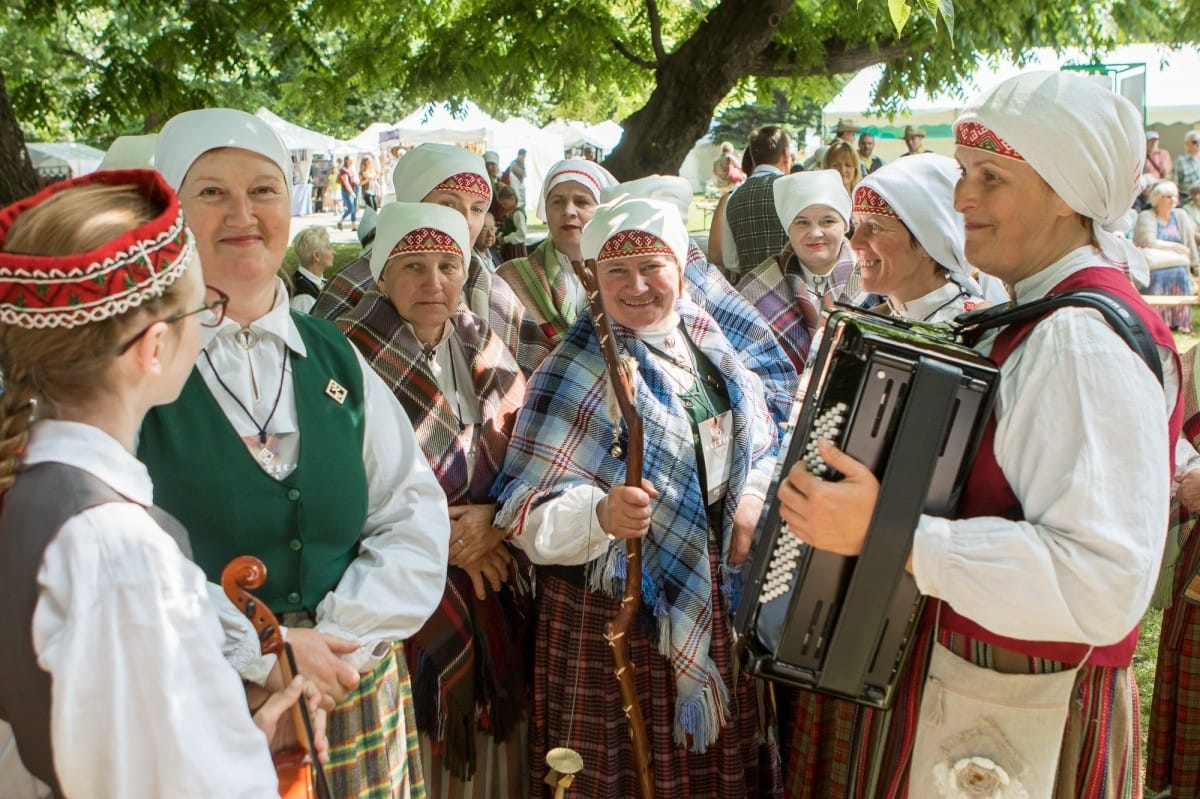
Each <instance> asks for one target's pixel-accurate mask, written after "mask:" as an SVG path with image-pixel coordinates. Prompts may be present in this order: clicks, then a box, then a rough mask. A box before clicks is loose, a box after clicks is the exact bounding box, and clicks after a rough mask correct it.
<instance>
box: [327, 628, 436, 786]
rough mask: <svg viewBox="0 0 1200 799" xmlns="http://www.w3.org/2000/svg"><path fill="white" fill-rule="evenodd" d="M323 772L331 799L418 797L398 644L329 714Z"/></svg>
mask: <svg viewBox="0 0 1200 799" xmlns="http://www.w3.org/2000/svg"><path fill="white" fill-rule="evenodd" d="M327 733H328V736H329V763H327V764H326V766H325V773H326V775H327V776H328V777H329V786H330V789H331V790H332V791H333V795H334V796H335V797H337V799H424V797H425V782H424V779H423V778H422V772H421V758H420V752H419V749H418V743H417V721H416V717H415V716H414V714H413V704H412V684H411V683H410V682H409V679H408V667H407V666H406V665H405V663H404V656H403V654H402V653H401V651H400V648H399V645H397V647H396V648H395V649H394V650H393V651H392V652H390V653H389V654H388V656H387V657H385V658H384V659H383V661H382V662H381V663H380V664H379V665H378V666H377V667H376V668H375V670H374V671H373V672H371V673H370V674H364V675H362V679H361V680H360V681H359V683H358V688H357V689H355V691H354V693H352V694H350V696H349V697H348V698H347V699H346V701H344V702H342V703H341V704H340V705H338V706H337V707H336V708H334V710H333V712H332V713H330V714H329V719H328V722H327Z"/></svg>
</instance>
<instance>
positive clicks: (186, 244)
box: [0, 169, 195, 328]
mask: <svg viewBox="0 0 1200 799" xmlns="http://www.w3.org/2000/svg"><path fill="white" fill-rule="evenodd" d="M92 184H100V185H108V186H133V187H136V188H137V189H138V191H140V192H141V193H142V194H143V195H144V196H145V197H146V198H147V199H149V200H151V201H152V202H155V203H158V204H161V205H162V206H163V211H162V213H160V214H159V215H158V216H157V217H155V218H154V219H151V220H150V221H148V222H145V223H143V224H141V225H139V226H138V227H136V228H134V229H132V230H129V231H127V232H125V233H122V234H121V235H120V236H118V237H116V238H115V239H112V240H111V241H108V242H106V243H105V244H103V245H101V246H100V247H97V248H95V249H93V250H91V251H89V252H82V253H72V254H70V255H32V254H26V253H17V252H3V251H0V322H3V323H4V324H9V325H17V326H19V327H25V328H46V327H77V326H79V325H84V324H88V323H90V322H99V321H101V320H103V319H108V318H110V317H113V316H117V315H119V314H123V313H125V312H126V311H128V310H130V309H131V308H136V307H137V306H139V305H141V304H142V303H143V302H145V301H147V300H151V299H154V298H155V297H159V296H162V293H163V292H164V291H165V290H166V288H167V287H168V286H170V285H171V284H172V283H174V282H175V280H176V279H177V278H178V277H179V276H180V275H181V274H183V272H184V270H185V269H187V265H188V262H189V261H190V260H191V256H192V254H193V253H194V252H195V242H194V240H193V238H192V234H191V231H189V230H188V229H187V228H186V227H185V226H184V224H183V213H182V212H181V211H180V208H179V198H178V197H177V196H176V195H175V192H174V191H172V190H171V188H170V186H168V185H167V183H166V181H165V180H164V179H163V177H162V176H161V175H159V174H158V173H157V172H154V171H152V170H148V169H130V170H114V171H105V172H93V173H92V174H90V175H85V176H83V177H80V178H76V179H74V180H70V181H64V182H61V183H55V184H53V185H51V186H48V187H47V188H46V189H44V190H42V191H41V192H39V193H37V194H35V195H33V196H32V197H28V198H26V199H24V200H20V201H18V202H16V203H13V204H12V205H10V206H8V207H7V208H5V209H3V210H0V248H2V247H3V246H4V243H5V241H7V239H8V233H9V231H10V230H11V229H12V226H13V223H14V222H16V220H17V219H18V218H19V217H20V216H21V214H23V213H25V212H27V211H29V210H30V209H32V208H35V207H36V206H38V205H40V204H42V203H43V202H45V201H46V200H48V199H50V198H51V197H53V196H54V195H56V194H59V193H61V192H63V191H66V190H68V189H72V188H75V187H76V186H85V185H92Z"/></svg>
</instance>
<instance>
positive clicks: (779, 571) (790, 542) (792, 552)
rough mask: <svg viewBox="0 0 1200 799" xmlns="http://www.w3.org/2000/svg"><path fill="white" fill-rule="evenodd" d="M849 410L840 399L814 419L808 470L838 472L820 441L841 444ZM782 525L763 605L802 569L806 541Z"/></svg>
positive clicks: (805, 455) (785, 592)
mask: <svg viewBox="0 0 1200 799" xmlns="http://www.w3.org/2000/svg"><path fill="white" fill-rule="evenodd" d="M849 413H850V406H849V405H847V404H846V403H844V402H837V403H834V404H833V405H831V406H829V407H828V408H825V409H824V410H822V411H821V412H820V413H819V414H818V415H817V417H816V419H814V420H813V425H812V427H811V429H810V431H809V435H808V440H807V441H806V442H805V446H804V452H803V453H802V454H801V455H800V460H802V461H803V462H804V465H805V466H806V467H807V468H808V471H809V472H811V473H812V474H814V475H816V476H817V477H820V478H822V479H826V480H828V479H830V478H832V477H833V476H834V474H835V473H834V471H833V469H831V468H830V467H829V464H827V463H825V461H824V460H822V459H821V455H820V453H819V452H817V442H818V441H820V440H821V439H822V438H827V439H829V440H830V441H832V442H834V443H835V444H838V445H840V444H841V443H842V437H843V435H844V434H845V432H846V418H847V415H848V414H849ZM781 527H782V529H781V530H780V534H779V535H778V536H776V537H775V549H774V550H773V551H772V552H771V563H770V566H768V567H767V573H766V575H765V576H764V577H763V587H762V590H761V592H760V593H759V595H758V602H759V604H761V605H765V604H767V603H768V602H771V601H773V600H776V599H779V598H780V597H784V596H787V595H788V594H789V593H790V591H791V589H792V583H793V582H794V581H795V579H796V577H797V575H798V573H799V570H800V556H801V554H802V547H803V545H802V544H801V543H800V539H798V538H796V536H794V535H792V534H791V533H790V531H789V530H788V529H787V524H786V523H783V524H782V525H781Z"/></svg>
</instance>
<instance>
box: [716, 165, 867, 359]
mask: <svg viewBox="0 0 1200 799" xmlns="http://www.w3.org/2000/svg"><path fill="white" fill-rule="evenodd" d="M772 189H773V190H774V192H775V210H776V213H777V214H778V216H779V223H780V224H781V225H783V227H784V229H785V230H786V231H787V235H788V243H787V246H786V247H785V248H784V250H783V252H781V253H780V254H779V255H777V256H773V257H771V258H768V259H767V260H765V261H763V262H762V263H761V264H759V265H758V266H756V267H755V268H754V269H753V270H752V271H751V272H749V273H748V274H747V275H746V276H745V277H744V278H742V279H741V281H739V282H738V286H737V288H738V291H740V292H741V293H742V296H744V297H745V298H746V299H747V300H749V301H750V303H751V304H752V305H753V306H754V307H755V308H757V309H758V312H759V313H760V314H762V315H763V317H764V318H765V319H766V320H767V322H768V323H769V324H770V325H771V329H772V330H774V331H775V335H776V336H777V337H778V338H779V343H780V344H782V345H783V348H784V350H786V351H787V354H788V357H789V358H790V359H791V361H792V365H793V366H794V367H795V368H796V371H797V372H803V371H804V364H805V361H807V360H808V353H809V350H810V349H811V347H812V342H813V337H814V336H815V335H816V333H817V330H818V329H819V328H820V326H821V309H822V308H829V307H832V306H833V304H834V303H835V302H839V301H850V300H852V299H853V298H852V297H851V296H849V294H848V293H847V287H848V286H849V283H850V278H851V275H852V274H853V272H854V256H853V254H852V253H851V251H850V243H849V242H848V241H846V230H847V226H848V225H849V224H850V195H849V194H847V193H846V189H845V186H844V185H843V184H842V178H841V176H840V175H839V174H838V173H837V172H836V171H834V170H832V169H823V170H818V171H816V172H798V173H796V174H794V175H785V176H783V177H781V178H779V179H778V180H776V181H775V183H774V185H773V186H772Z"/></svg>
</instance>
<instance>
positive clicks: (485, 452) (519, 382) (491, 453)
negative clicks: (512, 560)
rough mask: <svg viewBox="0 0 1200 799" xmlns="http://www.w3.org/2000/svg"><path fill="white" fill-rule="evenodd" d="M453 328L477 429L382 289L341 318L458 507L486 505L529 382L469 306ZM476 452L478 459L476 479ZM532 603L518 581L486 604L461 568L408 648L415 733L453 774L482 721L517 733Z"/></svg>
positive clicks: (469, 753)
mask: <svg viewBox="0 0 1200 799" xmlns="http://www.w3.org/2000/svg"><path fill="white" fill-rule="evenodd" d="M450 323H451V325H452V327H453V328H454V335H456V336H457V337H458V340H459V343H461V344H462V348H463V351H464V353H465V354H466V356H467V360H468V362H469V363H470V369H471V375H472V378H473V385H474V389H475V394H476V396H477V397H478V399H479V404H480V411H481V413H480V416H481V418H482V419H483V422H482V423H481V425H479V430H478V431H476V430H475V429H474V428H473V427H466V428H465V429H460V425H459V422H458V419H457V417H456V416H455V414H454V410H453V409H452V408H451V406H450V404H449V403H448V402H447V400H446V398H445V396H444V395H443V394H442V393H441V391H440V390H439V388H438V383H437V378H436V377H435V376H434V375H433V372H432V371H431V370H430V368H429V362H428V359H426V358H425V356H424V354H423V349H422V347H421V344H420V342H418V341H417V338H416V336H415V335H414V334H413V332H412V329H411V328H410V327H409V326H408V325H406V324H404V322H403V320H402V319H401V318H400V315H399V314H398V313H396V308H395V306H394V305H392V303H391V301H390V300H389V299H388V298H387V297H386V296H385V295H384V294H382V293H380V292H379V290H378V289H375V288H372V289H370V290H368V291H367V292H366V293H365V294H364V295H363V298H362V299H361V300H360V301H359V303H358V305H357V306H355V307H354V309H353V310H351V311H349V312H347V313H345V314H343V315H342V316H341V318H339V319H338V320H337V325H338V326H339V327H340V328H341V329H342V331H343V332H345V334H346V336H347V337H348V338H349V339H350V341H351V342H352V343H353V344H354V346H356V347H357V348H358V350H359V351H360V352H361V353H362V354H363V357H364V358H365V359H366V361H367V363H369V364H370V365H371V368H373V369H374V370H375V372H376V373H377V374H379V376H380V377H381V378H383V381H384V382H385V383H387V385H388V386H389V387H390V388H391V389H392V391H393V392H394V393H395V395H396V398H397V399H399V400H400V404H401V405H403V406H404V410H405V412H406V413H407V414H408V418H409V420H410V421H411V422H412V425H413V431H414V432H415V433H416V438H417V442H418V444H419V445H420V447H421V451H422V452H424V453H425V457H426V458H427V459H428V460H429V464H430V466H431V467H432V468H433V471H434V474H435V475H437V479H438V482H439V483H440V484H441V486H442V489H443V490H444V491H445V492H446V498H447V500H448V501H449V504H450V505H465V504H468V503H486V502H490V501H491V498H490V496H489V493H490V490H491V487H492V485H493V483H494V482H495V478H496V474H497V473H498V472H499V470H500V466H501V465H502V464H503V459H504V453H505V451H506V450H507V449H508V442H509V437H510V435H511V434H512V429H513V425H514V423H515V421H516V416H517V411H518V409H519V408H520V405H521V399H522V397H523V396H524V392H525V379H524V378H523V377H522V376H521V373H520V371H519V370H518V369H517V365H516V362H515V361H514V360H513V357H512V355H511V354H510V353H509V352H508V351H507V350H506V349H505V348H504V346H503V345H502V344H501V343H500V341H499V340H498V339H497V338H496V337H495V336H494V335H492V334H491V333H490V332H489V331H488V329H487V328H486V327H485V326H484V325H483V322H482V321H481V320H480V319H479V317H478V316H476V315H475V314H473V313H472V312H471V311H470V310H468V309H467V308H466V307H465V306H463V305H459V307H458V312H457V313H456V314H455V315H454V316H452V317H451V318H450ZM476 440H477V444H476ZM472 446H476V457H475V464H474V468H473V469H472V471H471V473H470V474H468V472H467V463H468V459H467V453H468V451H469V450H470V448H471V447H472ZM528 605H529V598H528V597H524V596H519V595H518V592H517V590H516V589H515V588H514V587H513V586H511V585H505V586H504V588H503V589H502V590H501V591H500V592H499V593H497V592H492V591H489V592H488V594H487V598H486V599H484V600H482V601H480V600H478V599H477V598H476V597H475V592H474V589H473V587H472V584H471V579H470V577H469V576H468V575H467V573H466V572H465V571H463V570H462V569H459V568H456V567H453V566H452V567H450V568H449V569H448V570H447V577H446V590H445V592H444V593H443V595H442V600H441V602H440V603H439V605H438V608H437V610H435V611H434V613H433V615H432V616H431V617H430V618H429V620H428V621H427V622H426V623H425V625H424V626H423V627H422V628H421V629H420V630H419V631H418V632H417V633H416V634H415V635H413V636H412V637H411V638H409V639H408V640H407V641H406V642H405V645H404V652H405V655H406V657H407V658H408V663H409V670H410V671H411V673H412V678H413V688H414V690H413V697H414V706H415V709H416V714H417V723H418V726H419V727H420V729H421V730H422V731H424V732H427V733H428V734H429V735H430V736H431V737H432V738H433V739H434V741H435V744H434V748H435V752H434V754H436V755H438V756H440V757H442V758H443V759H444V762H445V764H446V767H447V768H448V769H449V770H450V771H451V773H453V774H454V775H455V776H458V777H461V778H464V779H466V778H469V777H470V776H471V775H472V774H473V773H474V770H475V765H476V754H477V753H476V751H475V748H474V744H475V730H476V727H477V726H478V728H479V729H483V730H486V731H490V732H491V734H492V735H493V736H494V737H495V738H496V739H498V740H505V739H506V738H507V737H508V736H509V735H510V734H512V733H513V732H514V731H515V730H516V725H517V723H518V722H519V720H520V717H521V707H522V703H523V700H524V696H523V687H522V686H523V683H524V680H523V673H524V666H523V663H522V652H523V646H522V644H521V640H522V637H523V635H524V633H525V628H526V626H527V625H526V624H525V620H526V619H527V618H528V616H529V607H528Z"/></svg>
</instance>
